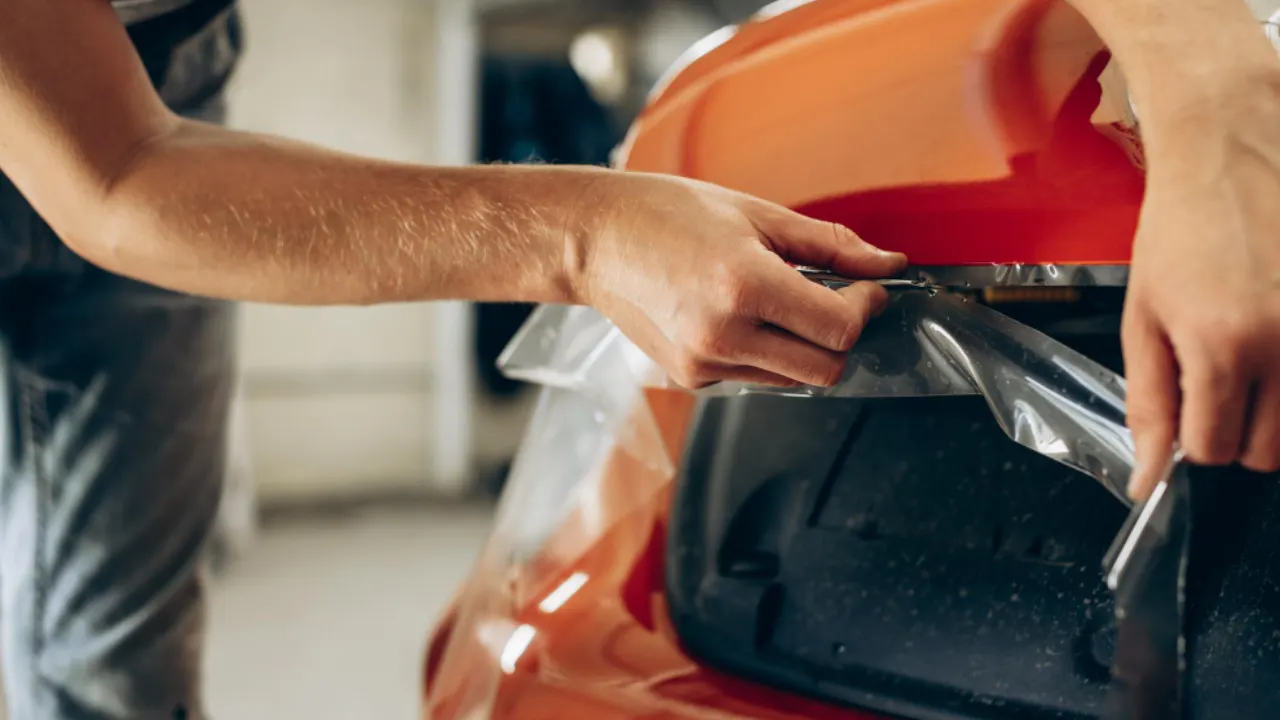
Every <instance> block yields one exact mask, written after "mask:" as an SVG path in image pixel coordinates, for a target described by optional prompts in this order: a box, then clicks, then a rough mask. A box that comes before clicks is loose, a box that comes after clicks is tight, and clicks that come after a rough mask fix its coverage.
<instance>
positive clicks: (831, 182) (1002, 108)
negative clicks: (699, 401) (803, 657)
mask: <svg viewBox="0 0 1280 720" xmlns="http://www.w3.org/2000/svg"><path fill="white" fill-rule="evenodd" d="M1106 64H1107V57H1106V54H1105V50H1104V48H1103V47H1102V45H1101V43H1100V42H1099V41H1098V39H1097V38H1096V36H1095V35H1094V34H1093V33H1092V31H1091V30H1090V29H1089V27H1088V25H1087V24H1085V23H1084V21H1083V20H1082V19H1081V18H1080V17H1079V16H1078V15H1077V14H1076V13H1075V12H1074V11H1072V10H1071V9H1070V8H1069V7H1067V6H1066V5H1065V4H1064V3H1062V2H1057V1H1054V0H1043V1H1042V0H812V1H811V2H787V3H786V4H785V5H781V4H780V5H777V6H774V7H773V8H772V12H768V13H764V14H762V16H761V17H760V18H758V19H756V20H755V21H752V22H750V23H747V24H746V25H744V26H742V27H740V28H737V29H733V30H727V31H724V32H722V33H719V34H717V35H716V36H714V37H713V38H710V39H709V40H708V41H707V42H705V43H703V44H702V45H701V46H700V47H699V48H697V49H696V51H695V53H694V54H693V55H691V57H690V58H688V59H687V60H686V62H685V63H684V64H683V67H682V68H680V69H679V71H678V72H676V73H674V74H673V75H672V76H671V77H670V78H668V79H667V80H666V81H665V82H664V84H663V86H661V87H660V88H659V90H657V91H655V93H654V96H653V98H652V100H651V103H650V105H649V107H648V108H647V110H646V111H645V112H644V113H643V115H642V116H641V117H640V118H639V120H638V121H637V123H636V125H635V127H634V128H633V129H632V131H631V133H630V135H629V136H628V139H627V141H626V143H625V145H624V146H623V147H622V148H621V149H620V152H619V154H618V164H619V165H621V166H623V167H625V168H626V169H629V170H636V171H648V172H662V173H672V174H678V175H683V176H687V177H692V178H698V179H703V180H709V181H713V182H716V183H720V184H722V185H726V186H728V187H732V188H736V189H740V190H744V191H747V192H750V193H754V194H756V195H760V196H763V197H765V198H768V199H771V200H774V201H777V202H779V203H782V204H784V205H787V206H789V207H793V208H797V209H799V210H801V211H803V212H806V213H809V214H811V215H813V216H816V217H821V218H825V219H829V220H834V221H838V222H841V223H844V224H846V225H849V226H850V227H852V228H853V229H854V230H855V231H857V232H859V233H861V234H863V235H864V236H865V237H867V238H868V239H869V240H871V241H873V242H875V243H877V244H880V245H883V246H885V247H890V248H895V249H901V250H905V251H907V252H909V253H910V254H911V256H912V258H913V260H914V261H915V262H916V263H919V264H922V265H974V264H986V263H1028V264H1039V263H1069V264H1085V265H1087V264H1125V263H1127V262H1128V259H1129V250H1130V245H1131V242H1132V236H1133V231H1134V228H1135V225H1136V218H1137V210H1138V206H1139V203H1140V201H1141V196H1142V189H1143V183H1142V171H1141V152H1140V147H1139V146H1138V145H1137V143H1136V140H1135V139H1134V138H1135V133H1134V132H1133V130H1132V126H1131V124H1129V123H1131V118H1130V117H1127V116H1126V108H1127V103H1125V102H1124V94H1123V85H1122V84H1121V83H1118V82H1117V81H1116V78H1115V76H1114V75H1113V74H1109V73H1111V72H1112V71H1107V72H1105V73H1104V68H1105V67H1106ZM1100 78H1101V80H1100ZM1104 88H1105V89H1104ZM645 398H646V400H645V403H646V405H647V408H648V409H649V410H650V411H651V412H652V417H653V419H654V420H655V421H656V423H657V426H658V428H659V430H660V432H661V435H662V437H663V441H664V442H665V444H666V446H667V450H668V454H669V457H671V458H672V459H674V460H676V461H678V459H679V457H680V454H681V449H682V447H683V442H684V435H685V431H686V428H687V425H688V422H689V418H690V412H691V409H692V407H693V398H692V397H691V396H689V395H686V394H684V393H680V392H676V391H647V392H646V394H645ZM640 415H641V414H640V413H637V420H636V422H640V421H641V420H640ZM646 418H647V416H646ZM646 421H647V420H646ZM580 480H581V482H582V484H583V487H584V488H586V489H587V490H588V491H589V492H588V493H587V495H586V497H588V498H589V499H588V500H587V501H584V502H581V503H580V504H579V505H578V506H577V510H576V511H575V512H574V513H573V514H571V515H569V516H567V517H566V519H565V520H564V522H563V523H562V524H561V525H559V526H558V527H557V529H556V530H555V532H554V534H553V535H552V536H551V537H550V539H549V540H548V541H547V543H546V544H545V545H544V546H543V547H542V548H541V550H540V552H539V553H538V554H537V555H536V556H535V557H534V558H532V559H529V560H528V561H527V564H526V566H525V567H523V568H522V572H520V573H519V574H518V576H513V577H514V579H513V581H512V582H511V583H508V584H506V585H500V586H497V585H495V584H494V583H493V582H490V581H483V582H482V581H481V580H482V579H483V578H492V577H494V576H502V575H503V573H504V568H503V567H502V566H501V562H500V559H499V558H495V557H493V554H491V553H490V554H486V556H485V557H484V558H483V559H482V561H481V563H480V565H479V566H478V567H477V569H476V571H475V575H474V579H473V580H472V581H471V582H470V583H469V584H468V585H467V586H465V587H464V588H462V590H461V592H460V593H459V596H458V600H457V602H455V604H454V606H453V607H452V608H451V610H450V611H449V612H448V613H447V614H446V616H445V617H444V618H443V619H442V621H441V622H440V624H439V626H438V627H437V629H436V631H435V633H434V634H433V636H432V639H431V642H430V647H429V649H428V658H427V672H426V677H425V686H426V701H425V705H424V716H425V717H427V718H431V719H432V720H471V719H473V718H474V719H477V720H478V719H479V718H500V719H502V720H535V719H542V718H548V719H549V718H591V719H598V720H639V719H641V718H643V719H644V720H695V719H697V720H710V719H712V718H714V719H716V720H737V719H740V720H791V719H798V718H819V719H820V720H865V719H866V718H868V717H869V716H868V715H866V714H863V713H861V712H859V711H857V710H853V709H848V708H840V707H835V706H831V705H826V704H823V703H818V702H815V701H812V700H808V699H805V698H802V697H798V696H795V695H792V694H788V693H784V692H780V691H776V690H772V689H769V688H766V687H762V686H759V685H757V684H753V683H750V682H746V681H742V680H737V679H734V678H731V677H727V676H725V675H723V674H721V673H717V672H715V671H712V670H709V669H707V668H704V667H701V666H700V665H699V664H698V663H697V662H696V661H695V660H693V659H691V658H690V657H688V656H687V655H686V654H685V653H684V652H683V651H682V650H681V647H680V642H679V640H678V638H677V637H676V635H675V633H674V631H673V630H672V628H671V623H670V621H669V619H668V616H667V613H666V610H665V601H664V583H663V563H664V554H665V552H666V548H665V538H666V528H665V525H666V520H667V514H668V505H669V501H670V498H671V489H672V482H673V476H672V474H671V473H670V472H669V470H666V471H664V470H658V469H655V467H654V466H652V465H651V464H646V463H643V462H640V461H638V460H637V459H636V458H634V457H633V456H632V454H630V453H628V452H627V451H626V450H625V449H624V448H623V447H621V446H619V447H618V448H616V449H615V450H614V452H613V453H612V454H611V455H610V457H609V460H608V461H607V462H606V463H605V466H604V467H603V468H600V469H599V470H598V471H597V472H592V473H591V474H590V476H588V477H583V478H580ZM748 631H749V630H748V629H744V632H748Z"/></svg>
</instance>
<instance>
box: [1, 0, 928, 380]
mask: <svg viewBox="0 0 1280 720" xmlns="http://www.w3.org/2000/svg"><path fill="white" fill-rule="evenodd" d="M70 48H74V51H71V50H69V49H70ZM0 108H4V112H2V113H0V170H2V171H3V172H4V173H5V174H6V175H8V176H9V178H10V179H11V180H12V181H13V182H14V184H15V185H16V186H17V187H18V189H19V190H20V191H21V192H22V193H23V195H24V196H26V198H27V199H28V200H29V201H30V202H31V204H32V205H33V206H34V207H35V209H36V210H37V211H38V212H39V213H40V214H41V216H42V217H44V218H45V220H46V221H47V222H48V223H49V224H50V226H51V227H52V228H53V229H54V230H55V231H56V232H57V233H58V235H59V236H60V237H61V238H62V240H63V241H64V242H65V243H66V244H67V245H68V246H69V247H71V248H72V249H73V250H74V251H76V252H77V253H79V254H80V255H81V256H82V257H84V258H85V259H87V260H88V261H90V262H92V263H94V264H96V265H98V266H100V267H102V268H104V269H107V270H110V271H112V272H115V273H118V274H121V275H125V276H129V277H132V278H135V279H139V280H143V281H146V282H149V283H151V284H154V285H158V286H161V287H166V288H170V289H174V290H179V291H184V292H188V293H195V294H202V295H209V296H216V297H222V298H230V299H236V300H253V301H264V302H276V303H294V304H312V305H320V304H338V303H341V304H367V303H380V302H394V301H409V300H430V299H441V298H469V299H474V300H480V301H531V302H550V303H573V304H589V305H593V306H595V307H597V308H599V309H600V310H602V311H603V312H604V313H605V314H607V315H608V316H609V317H611V318H612V319H613V320H615V321H616V322H617V323H618V325H619V326H620V327H621V328H622V330H623V331H624V332H626V333H627V335H629V336H630V337H631V338H632V339H633V340H634V341H635V342H636V343H637V344H638V345H639V346H640V347H642V348H644V349H645V350H646V351H648V352H649V353H650V354H651V355H652V356H653V357H654V358H655V359H656V360H657V361H659V362H660V363H661V364H662V365H663V366H664V367H665V368H666V369H667V370H669V371H670V372H671V374H672V375H673V377H674V378H675V379H676V380H677V381H678V382H680V383H682V384H684V385H687V386H691V387H693V386H700V385H705V384H708V383H711V382H715V381H719V380H725V379H740V380H747V381H757V382H769V383H777V384H796V383H801V382H803V383H812V384H830V383H833V382H834V381H835V380H836V379H837V378H839V376H840V374H841V371H842V367H843V364H844V358H845V352H846V351H847V350H848V349H849V348H850V346H851V345H852V344H853V342H854V341H855V340H856V339H857V337H858V334H859V333H860V332H861V330H862V327H863V325H865V324H866V322H867V320H868V318H869V317H870V316H871V315H872V314H874V313H875V312H876V311H877V310H878V309H880V308H882V307H883V305H884V303H885V302H886V293H885V291H884V289H883V288H881V287H880V286H879V285H877V284H875V283H861V284H857V285H854V286H852V287H851V288H849V289H847V290H845V291H843V292H842V293H839V294H837V293H831V292H829V291H827V290H825V289H824V288H821V287H819V286H816V285H814V284H812V283H810V282H808V281H806V280H805V279H803V278H802V277H801V276H800V274H799V273H797V272H795V271H794V270H793V269H791V268H790V267H789V266H788V265H787V264H786V262H785V261H791V262H794V263H797V264H819V265H824V266H831V267H834V268H836V269H838V270H839V271H841V272H844V273H847V274H850V275H852V276H855V277H858V276H876V275H886V274H892V273H895V272H899V271H900V270H901V269H902V268H903V267H904V266H905V264H906V258H904V257H903V256H902V255H899V254H888V253H883V252H880V251H878V250H876V249H875V248H872V247H871V246H869V245H867V244H866V243H864V242H862V241H861V240H860V239H859V238H858V237H857V236H855V235H854V234H853V233H852V232H850V231H849V230H847V229H845V228H840V227H835V226H833V225H831V224H829V223H823V222H817V221H814V220H810V219H807V218H805V217H802V216H800V215H797V214H795V213H792V212H790V211H788V210H786V209H784V208H781V207H778V206H776V205H773V204H770V203H766V202H763V201H761V200H758V199H755V198H751V197H747V196H745V195H741V194H738V193H733V192H730V191H728V190H724V189H722V188H718V187H713V186H710V185H706V184H700V183H695V182H690V181H686V180H681V179H676V178H669V177H658V176H652V175H640V174H635V175H631V174H623V173H616V172H612V171H607V170H603V169H598V168H549V167H541V168H529V167H510V166H508V167H474V168H431V167H420V166H413V165H405V164H396V163H389V162H380V161H375V160H370V159H366V158H360V157H354V156H350V155H344V154H341V153H337V152H332V151H328V150H324V149H321V148H317V147H312V146H308V145H305V144H301V143H296V142H291V141H287V140H283V139H280V138H275V137H268V136H263V135H255V134H250V133H244V132H235V131H231V130H226V129H222V128H218V127H213V126H210V125H204V124H200V123H197V122H192V121H188V120H183V119H180V118H179V117H177V116H176V115H174V114H173V113H171V112H170V111H169V110H167V109H166V108H165V107H164V105H163V104H162V103H161V101H160V99H159V98H158V97H157V96H156V94H155V92H154V91H153V90H152V88H151V86H150V84H149V83H148V81H147V77H146V75H145V72H144V69H143V67H142V65H141V63H140V61H139V59H138V57H137V55H136V53H135V52H134V50H133V48H132V46H131V45H130V43H129V41H128V39H127V36H126V35H125V32H124V30H123V28H122V27H121V25H120V23H119V21H118V20H117V18H116V17H115V14H114V13H113V11H112V10H111V8H110V5H109V3H107V2H106V1H105V0H0Z"/></svg>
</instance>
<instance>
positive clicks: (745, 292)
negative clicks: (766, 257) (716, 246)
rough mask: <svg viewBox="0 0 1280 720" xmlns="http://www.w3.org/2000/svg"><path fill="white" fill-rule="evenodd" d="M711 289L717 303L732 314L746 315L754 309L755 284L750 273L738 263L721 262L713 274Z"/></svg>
mask: <svg viewBox="0 0 1280 720" xmlns="http://www.w3.org/2000/svg"><path fill="white" fill-rule="evenodd" d="M712 277H713V281H712V286H711V291H712V292H714V293H715V296H716V297H715V301H714V302H715V304H716V306H718V307H721V308H724V309H726V310H727V311H728V312H729V313H730V314H732V315H744V314H749V313H751V312H753V311H754V308H753V307H752V305H753V301H754V299H755V286H754V284H753V283H752V281H751V278H750V274H749V273H748V272H746V270H745V269H744V268H742V267H741V266H740V265H739V264H737V263H728V262H726V263H721V264H720V265H718V266H717V268H716V270H715V272H714V273H713V275H712Z"/></svg>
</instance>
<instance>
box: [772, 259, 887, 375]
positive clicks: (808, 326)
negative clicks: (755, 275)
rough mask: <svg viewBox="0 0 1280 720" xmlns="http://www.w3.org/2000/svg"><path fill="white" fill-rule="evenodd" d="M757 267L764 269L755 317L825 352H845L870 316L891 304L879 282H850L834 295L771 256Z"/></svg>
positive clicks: (858, 335) (859, 334) (857, 336)
mask: <svg viewBox="0 0 1280 720" xmlns="http://www.w3.org/2000/svg"><path fill="white" fill-rule="evenodd" d="M760 264H761V265H764V266H766V267H765V268H764V272H762V273H761V274H762V276H763V277H762V283H761V286H760V287H759V289H758V291H757V292H758V295H757V297H758V300H756V301H755V309H756V313H755V318H754V319H758V320H760V321H762V322H765V323H769V324H770V325H775V326H777V327H780V328H782V329H784V330H787V331H789V332H791V333H793V334H794V335H796V336H798V337H800V338H803V339H805V340H808V341H809V342H811V343H814V344H815V345H818V346H820V347H822V348H825V349H827V350H831V351H835V352H840V353H846V352H848V351H849V349H850V348H851V347H853V344H854V343H855V342H857V340H858V338H859V337H860V336H861V335H862V330H863V328H865V327H866V325H867V323H868V322H869V321H870V320H871V318H873V317H875V316H876V315H878V314H880V313H881V312H882V311H883V310H884V308H885V306H886V305H888V303H889V293H888V291H887V290H885V289H884V288H883V287H882V286H880V285H879V284H878V283H874V282H864V283H854V284H853V285H850V286H849V287H847V288H844V289H842V290H841V291H840V292H832V291H831V290H830V289H829V288H826V287H823V286H822V285H819V284H817V283H814V282H810V281H809V280H806V279H804V278H803V277H802V276H801V275H800V274H799V273H797V272H795V271H794V270H792V269H791V268H789V267H787V266H786V264H784V263H780V262H777V261H776V260H774V259H773V258H764V259H762V261H761V263H760Z"/></svg>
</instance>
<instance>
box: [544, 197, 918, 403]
mask: <svg viewBox="0 0 1280 720" xmlns="http://www.w3.org/2000/svg"><path fill="white" fill-rule="evenodd" d="M589 195H590V198H589V199H587V200H585V201H584V203H583V206H584V208H591V209H595V210H597V211H598V213H599V214H598V215H597V216H596V217H595V218H593V219H592V220H591V221H590V222H589V223H587V224H585V225H584V226H583V227H585V228H586V230H585V232H583V233H581V234H580V235H581V240H580V241H576V242H574V241H571V242H574V245H576V247H570V249H569V250H568V254H569V256H570V257H571V258H573V259H572V260H571V264H572V265H574V266H575V267H574V268H573V269H571V271H570V273H569V274H570V277H572V278H574V280H573V281H572V284H573V285H574V286H575V288H576V291H575V293H574V294H575V295H576V296H577V299H578V300H579V301H580V302H584V303H586V304H589V305H592V306H594V307H595V308H596V309H598V310H600V311H601V312H602V313H604V314H605V315H606V316H608V317H609V318H610V319H611V320H613V321H614V322H615V323H616V324H617V325H618V327H619V328H620V329H621V330H622V331H623V332H624V333H625V334H626V335H627V336H628V337H629V338H631V340H632V341H633V342H635V343H636V345H637V346H639V347H640V349H642V350H643V351H645V353H647V354H648V355H649V357H651V358H653V359H654V360H655V361H656V362H657V363H658V364H659V365H661V366H662V367H663V368H664V369H665V370H666V371H667V372H668V373H669V374H670V376H671V377H672V378H673V379H674V380H675V381H676V382H677V383H679V384H680V385H683V386H685V387H687V388H699V387H704V386H707V385H710V384H713V383H716V382H719V381H723V380H736V381H745V382H753V383H761V384H770V385H779V386H794V385H799V384H810V385H833V384H835V383H836V382H837V381H838V380H839V379H840V377H841V375H842V374H843V372H844V365H845V358H846V353H847V352H848V351H849V348H850V347H851V346H852V345H853V343H854V342H855V341H856V340H857V339H858V336H859V334H861V332H862V329H863V327H864V326H865V325H866V324H867V322H868V321H869V320H870V319H871V318H872V317H873V316H874V315H877V314H879V313H880V312H881V311H882V310H883V309H884V307H885V306H886V304H887V303H888V294H887V291H886V290H885V289H884V288H883V287H882V286H880V285H879V284H878V283H873V282H860V283H854V284H853V285H850V286H849V287H847V288H844V289H842V290H840V291H839V292H833V291H832V290H830V289H828V288H826V287H823V286H820V285H817V284H815V283H812V282H810V281H809V280H807V279H805V278H804V277H802V276H801V275H800V273H799V272H797V271H796V270H795V269H794V268H793V267H790V266H789V265H788V262H790V263H794V264H797V265H813V266H818V267H822V268H826V269H830V270H832V271H834V272H837V273H840V274H842V275H845V276H848V277H882V276H889V275H893V274H895V273H898V272H901V271H902V270H903V269H905V268H906V263H907V260H906V257H905V256H903V255H901V254H899V253H887V252H883V251H880V250H878V249H876V248H874V247H872V246H870V245H868V244H867V243H865V242H863V241H862V240H861V239H860V238H858V237H857V236H856V235H854V234H853V232H851V231H850V230H848V229H847V228H844V227H841V226H838V225H833V224H831V223H827V222H820V221H817V220H812V219H809V218H806V217H804V216H802V215H798V214H796V213H793V212H791V211H789V210H787V209H785V208H782V207H779V206H777V205H774V204H772V203H768V202H765V201H763V200H759V199H756V198H753V197H749V196H746V195H743V194H741V193H736V192H732V191H730V190H726V189H723V188H720V187H716V186H713V185H709V184H706V183H700V182H695V181H690V180H683V179H679V178H672V177H666V176H657V175H644V174H629V173H628V174H624V173H617V174H610V175H609V176H606V177H603V178H602V179H601V180H599V181H597V182H596V183H595V185H593V186H592V190H591V191H590V193H589Z"/></svg>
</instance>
